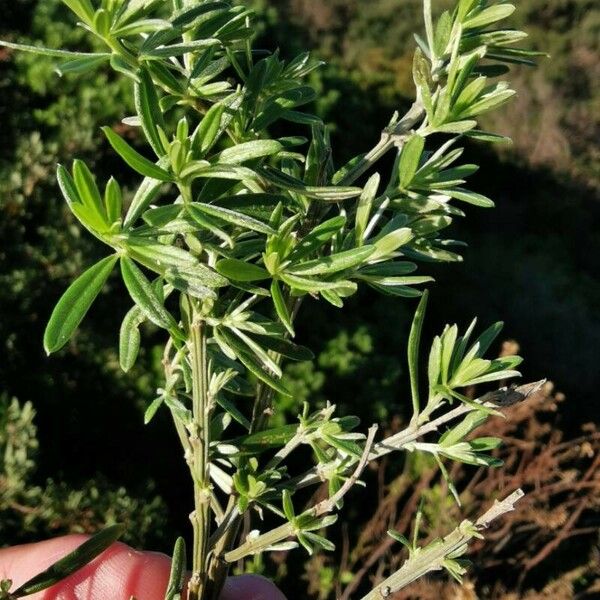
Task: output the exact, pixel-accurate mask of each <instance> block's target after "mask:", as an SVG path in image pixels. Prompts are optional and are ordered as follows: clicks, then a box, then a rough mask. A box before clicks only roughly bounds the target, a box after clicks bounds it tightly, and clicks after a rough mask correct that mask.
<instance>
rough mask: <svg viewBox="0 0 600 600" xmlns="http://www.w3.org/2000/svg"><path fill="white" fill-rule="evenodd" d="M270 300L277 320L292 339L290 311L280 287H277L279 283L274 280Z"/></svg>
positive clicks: (292, 327) (292, 330) (292, 328)
mask: <svg viewBox="0 0 600 600" xmlns="http://www.w3.org/2000/svg"><path fill="white" fill-rule="evenodd" d="M271 298H272V299H273V306H274V307H275V312H276V313H277V316H278V317H279V320H280V321H281V322H282V323H283V325H284V326H285V328H286V329H287V330H288V331H289V332H290V335H291V336H292V337H293V336H294V335H295V333H294V326H293V324H292V318H291V316H290V311H289V310H288V307H287V303H286V301H285V298H284V296H283V293H282V291H281V287H280V285H279V281H277V280H276V279H274V280H273V282H272V283H271Z"/></svg>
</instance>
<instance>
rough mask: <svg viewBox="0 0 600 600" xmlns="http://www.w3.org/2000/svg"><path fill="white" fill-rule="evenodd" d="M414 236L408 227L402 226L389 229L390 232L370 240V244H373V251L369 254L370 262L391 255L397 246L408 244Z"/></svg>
mask: <svg viewBox="0 0 600 600" xmlns="http://www.w3.org/2000/svg"><path fill="white" fill-rule="evenodd" d="M413 238H414V233H413V232H412V230H411V229H409V228H408V227H402V228H400V229H396V231H391V232H390V233H388V234H386V235H384V236H383V237H380V238H379V239H376V240H371V244H373V245H374V246H375V252H373V254H371V256H370V257H369V260H370V261H371V262H373V261H375V260H379V259H380V258H386V257H388V256H390V255H392V254H393V253H394V252H396V250H398V248H400V247H401V246H404V245H405V244H408V242H410V241H411V240H412V239H413Z"/></svg>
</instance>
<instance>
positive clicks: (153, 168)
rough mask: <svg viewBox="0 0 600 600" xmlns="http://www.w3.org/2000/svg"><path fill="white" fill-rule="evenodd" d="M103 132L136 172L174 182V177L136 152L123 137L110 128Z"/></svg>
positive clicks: (104, 129) (103, 129) (104, 128)
mask: <svg viewBox="0 0 600 600" xmlns="http://www.w3.org/2000/svg"><path fill="white" fill-rule="evenodd" d="M102 131H103V132H104V135H106V137H107V138H108V141H109V143H110V145H111V146H112V147H113V149H114V150H115V152H117V154H119V155H120V156H121V158H122V159H123V160H124V161H125V162H126V163H127V164H128V165H129V166H130V167H131V168H132V169H134V170H135V171H137V172H138V173H141V174H142V175H144V176H145V177H151V178H152V179H158V180H159V181H173V177H172V176H171V175H170V174H169V173H168V172H167V171H165V170H164V169H162V168H161V167H159V166H158V165H155V164H154V163H153V162H151V161H149V160H148V159H147V158H145V157H144V156H142V155H141V154H140V153H139V152H138V151H137V150H134V149H133V148H132V147H131V146H130V145H129V144H128V143H127V142H126V141H125V140H124V139H123V138H122V137H120V136H119V135H117V134H116V133H115V132H114V131H113V130H112V129H111V128H110V127H103V128H102Z"/></svg>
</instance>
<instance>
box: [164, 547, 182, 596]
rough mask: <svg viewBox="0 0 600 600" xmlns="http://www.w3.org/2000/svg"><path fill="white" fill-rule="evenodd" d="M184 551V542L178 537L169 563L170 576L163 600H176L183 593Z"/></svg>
mask: <svg viewBox="0 0 600 600" xmlns="http://www.w3.org/2000/svg"><path fill="white" fill-rule="evenodd" d="M185 571H186V551H185V540H184V539H183V538H182V537H180V538H177V541H176V542H175V548H174V549H173V560H172V562H171V575H170V577H169V583H168V585H167V591H166V593H165V600H176V599H177V598H179V594H181V593H182V592H183V586H184V585H185V577H186V573H185Z"/></svg>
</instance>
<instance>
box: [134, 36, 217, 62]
mask: <svg viewBox="0 0 600 600" xmlns="http://www.w3.org/2000/svg"><path fill="white" fill-rule="evenodd" d="M220 45H221V42H220V40H217V39H211V38H208V39H204V40H195V41H193V42H185V43H182V44H173V45H171V46H161V47H159V48H154V49H153V50H144V51H143V52H142V53H141V54H140V58H141V59H142V60H144V59H146V60H153V59H161V58H169V57H171V56H181V55H182V54H186V53H188V52H195V51H196V50H198V49H201V48H210V47H211V46H220Z"/></svg>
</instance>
